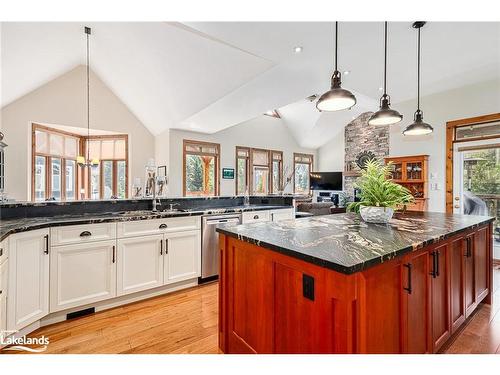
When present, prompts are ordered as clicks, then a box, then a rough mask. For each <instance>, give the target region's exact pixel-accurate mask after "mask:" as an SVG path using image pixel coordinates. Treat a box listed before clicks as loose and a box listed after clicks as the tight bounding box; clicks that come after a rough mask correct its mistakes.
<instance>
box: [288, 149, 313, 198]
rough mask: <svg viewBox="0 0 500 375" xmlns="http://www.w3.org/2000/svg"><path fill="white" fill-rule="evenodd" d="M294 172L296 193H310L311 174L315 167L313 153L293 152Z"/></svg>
mask: <svg viewBox="0 0 500 375" xmlns="http://www.w3.org/2000/svg"><path fill="white" fill-rule="evenodd" d="M293 166H294V170H295V174H294V193H296V194H307V195H309V194H310V190H311V186H310V180H309V174H310V173H311V171H312V168H313V155H310V154H297V153H294V154H293Z"/></svg>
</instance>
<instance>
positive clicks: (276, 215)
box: [271, 208, 295, 221]
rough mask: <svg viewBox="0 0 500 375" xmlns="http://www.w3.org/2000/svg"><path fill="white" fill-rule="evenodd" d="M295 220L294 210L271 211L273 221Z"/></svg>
mask: <svg viewBox="0 0 500 375" xmlns="http://www.w3.org/2000/svg"><path fill="white" fill-rule="evenodd" d="M292 219H295V212H294V210H293V208H284V209H280V210H272V211H271V221H281V220H292Z"/></svg>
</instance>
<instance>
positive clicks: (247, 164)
mask: <svg viewBox="0 0 500 375" xmlns="http://www.w3.org/2000/svg"><path fill="white" fill-rule="evenodd" d="M239 151H245V152H246V153H247V156H239ZM240 159H243V160H245V192H247V191H248V194H250V147H243V146H236V160H235V162H236V165H235V170H236V176H235V185H234V187H235V188H234V189H235V190H234V191H235V195H238V194H240V193H239V192H238V183H239V180H238V161H239V160H240ZM245 192H243V194H245Z"/></svg>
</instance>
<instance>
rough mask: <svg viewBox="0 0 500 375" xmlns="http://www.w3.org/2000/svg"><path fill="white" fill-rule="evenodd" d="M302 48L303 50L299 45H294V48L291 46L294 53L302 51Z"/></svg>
mask: <svg viewBox="0 0 500 375" xmlns="http://www.w3.org/2000/svg"><path fill="white" fill-rule="evenodd" d="M302 50H303V48H302V47H301V46H297V47H294V48H293V51H294V52H295V53H301V52H302Z"/></svg>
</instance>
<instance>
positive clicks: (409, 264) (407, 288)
mask: <svg viewBox="0 0 500 375" xmlns="http://www.w3.org/2000/svg"><path fill="white" fill-rule="evenodd" d="M404 266H405V267H406V268H407V269H408V287H404V288H403V289H404V290H406V291H407V292H408V294H411V263H407V264H404Z"/></svg>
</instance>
